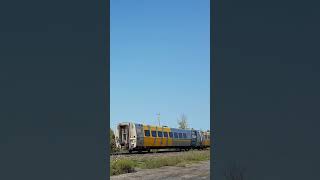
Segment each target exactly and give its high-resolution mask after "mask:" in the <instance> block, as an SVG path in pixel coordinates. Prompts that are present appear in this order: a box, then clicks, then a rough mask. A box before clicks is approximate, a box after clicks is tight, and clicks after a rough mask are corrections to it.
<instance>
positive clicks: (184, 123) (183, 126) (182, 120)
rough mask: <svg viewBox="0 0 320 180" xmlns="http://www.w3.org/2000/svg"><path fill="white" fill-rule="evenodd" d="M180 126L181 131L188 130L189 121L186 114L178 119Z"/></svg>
mask: <svg viewBox="0 0 320 180" xmlns="http://www.w3.org/2000/svg"><path fill="white" fill-rule="evenodd" d="M178 125H179V128H180V129H188V119H187V116H186V115H185V114H182V115H181V116H180V118H178Z"/></svg>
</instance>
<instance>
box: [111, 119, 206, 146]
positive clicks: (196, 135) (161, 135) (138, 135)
mask: <svg viewBox="0 0 320 180" xmlns="http://www.w3.org/2000/svg"><path fill="white" fill-rule="evenodd" d="M115 135H116V142H117V146H118V147H120V148H121V149H126V150H129V152H131V151H143V150H147V151H150V150H151V149H170V148H175V149H185V150H189V149H201V148H205V147H210V138H208V137H209V136H208V135H207V134H206V133H203V132H200V131H198V130H185V129H178V128H169V127H166V126H152V125H143V124H138V123H132V122H127V123H120V124H118V126H117V130H116V133H115Z"/></svg>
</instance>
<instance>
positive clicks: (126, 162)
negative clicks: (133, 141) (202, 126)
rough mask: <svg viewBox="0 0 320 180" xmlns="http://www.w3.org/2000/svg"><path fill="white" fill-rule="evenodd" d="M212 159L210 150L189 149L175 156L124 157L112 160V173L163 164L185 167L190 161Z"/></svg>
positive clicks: (156, 166)
mask: <svg viewBox="0 0 320 180" xmlns="http://www.w3.org/2000/svg"><path fill="white" fill-rule="evenodd" d="M209 159H210V151H189V152H185V153H181V154H177V155H174V156H156V157H153V156H150V157H140V156H136V157H133V158H132V157H122V158H119V159H114V160H112V161H111V165H110V172H111V175H118V174H124V173H130V172H134V168H142V169H154V168H159V167H163V166H179V167H185V165H186V164H188V163H193V162H198V161H204V160H209Z"/></svg>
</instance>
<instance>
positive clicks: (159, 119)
mask: <svg viewBox="0 0 320 180" xmlns="http://www.w3.org/2000/svg"><path fill="white" fill-rule="evenodd" d="M157 116H158V117H157V119H158V122H159V126H160V113H158V114H157Z"/></svg>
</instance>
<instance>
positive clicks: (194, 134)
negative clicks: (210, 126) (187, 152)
mask: <svg viewBox="0 0 320 180" xmlns="http://www.w3.org/2000/svg"><path fill="white" fill-rule="evenodd" d="M196 145H197V132H196V131H191V146H192V147H195V146H196Z"/></svg>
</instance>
